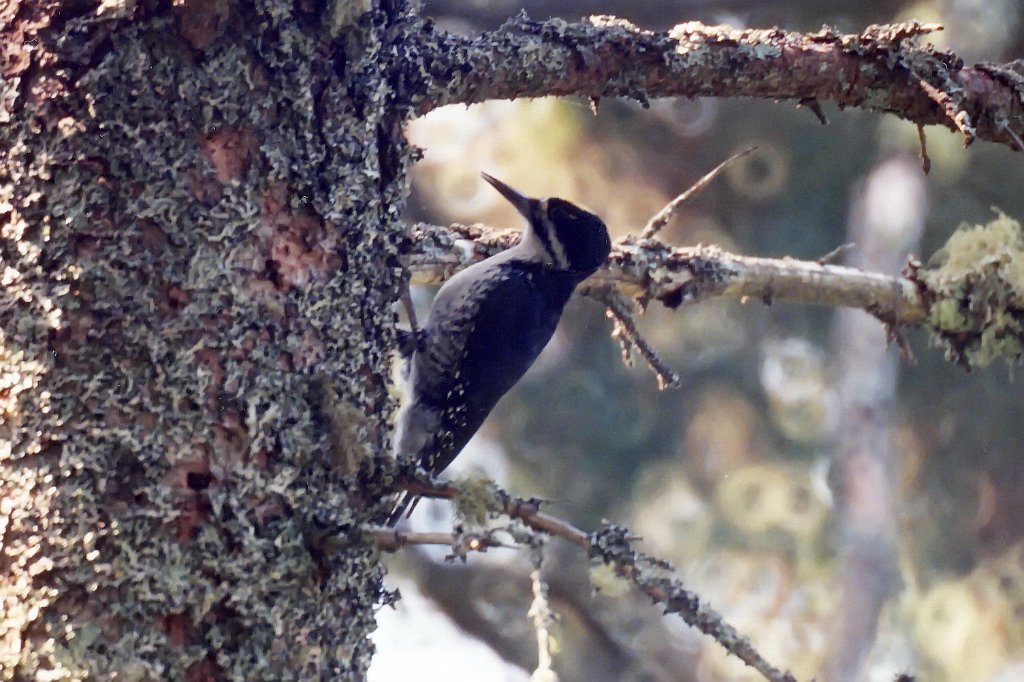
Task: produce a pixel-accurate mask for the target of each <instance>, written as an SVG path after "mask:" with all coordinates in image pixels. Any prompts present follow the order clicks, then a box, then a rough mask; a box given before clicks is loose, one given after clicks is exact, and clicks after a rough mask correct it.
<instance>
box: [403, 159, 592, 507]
mask: <svg viewBox="0 0 1024 682" xmlns="http://www.w3.org/2000/svg"><path fill="white" fill-rule="evenodd" d="M481 175H482V176H483V179H484V180H486V181H487V182H488V183H490V184H491V185H492V186H493V187H494V188H495V189H496V190H498V192H499V193H501V195H502V196H503V197H505V199H507V200H508V201H509V202H511V203H512V205H513V206H515V207H516V210H518V211H519V213H521V214H522V215H523V217H524V218H526V221H527V225H526V228H525V229H524V230H523V233H522V235H521V237H520V239H519V243H518V244H516V245H515V246H513V247H512V248H510V249H508V250H506V251H503V252H502V253H499V254H497V255H494V256H491V257H490V258H488V259H486V260H484V261H481V262H479V263H476V264H474V265H472V266H470V267H468V268H466V269H465V270H463V271H462V272H460V273H458V274H457V275H455V276H454V277H452V278H451V279H450V280H448V281H447V282H446V283H445V284H444V286H442V287H441V289H440V291H438V292H437V297H436V298H435V299H434V304H433V306H432V307H431V309H430V314H429V316H428V317H427V321H426V323H425V324H424V326H423V328H422V329H421V330H419V332H418V333H414V337H415V338H414V339H412V341H411V342H410V343H408V344H407V352H408V353H409V355H408V358H407V363H408V364H407V365H406V368H405V371H406V373H407V374H406V376H407V381H408V395H407V396H406V399H405V401H404V403H403V404H402V407H401V408H400V409H399V412H398V422H397V426H396V429H395V437H394V453H395V456H396V457H397V458H398V460H399V461H415V462H417V463H418V464H419V465H420V466H422V467H423V468H425V469H426V470H427V471H429V472H430V473H431V474H432V475H436V474H439V473H441V472H442V471H444V469H445V468H447V467H448V465H449V464H451V463H452V460H454V459H455V457H456V455H458V454H459V452H461V451H462V448H463V447H464V446H465V445H466V443H467V442H468V441H469V439H470V438H471V437H472V436H473V434H474V433H476V431H477V429H479V428H480V425H481V424H482V423H483V421H484V419H485V418H486V417H487V415H488V414H490V412H491V410H492V409H493V408H494V406H495V405H496V404H497V402H498V401H499V400H500V399H501V397H502V396H503V395H505V393H507V392H508V390H509V389H510V388H512V386H514V385H515V384H516V382H518V381H519V379H520V378H522V376H523V374H525V373H526V370H527V369H529V368H530V365H532V364H533V362H534V360H536V359H537V356H538V355H540V352H541V351H542V350H543V349H544V346H546V345H547V343H548V341H549V340H551V336H552V335H553V334H554V333H555V327H557V326H558V320H559V318H560V317H561V316H562V308H564V307H565V304H566V302H567V301H568V300H569V297H570V296H571V295H572V292H573V290H574V289H575V288H576V286H577V285H578V284H579V283H580V282H582V281H583V280H585V279H586V278H587V277H590V275H592V274H594V272H596V271H597V269H598V268H600V267H601V266H602V265H603V264H604V262H605V260H606V259H607V258H608V254H609V252H610V251H611V239H610V238H609V236H608V228H607V227H605V224H604V222H602V220H601V219H600V218H599V217H597V216H596V215H594V214H593V213H590V212H588V211H585V210H583V209H582V208H580V207H579V206H576V205H574V204H571V203H569V202H568V201H565V200H564V199H558V198H554V197H552V198H550V199H531V198H529V197H526V196H523V195H522V194H520V193H519V192H517V191H516V190H514V189H512V188H511V187H509V186H508V185H506V184H505V183H503V182H501V181H500V180H497V179H496V178H493V177H491V176H490V175H487V174H486V173H481ZM407 337H408V335H407ZM414 499H415V498H414V497H413V496H412V495H411V494H409V493H406V494H405V495H404V497H403V498H402V499H401V500H399V502H398V504H397V505H396V506H395V508H394V511H393V512H392V513H391V516H390V517H389V518H388V525H389V526H394V525H395V524H396V523H398V521H399V520H400V519H401V518H402V516H403V514H405V513H406V510H407V509H408V511H409V513H411V512H412V510H411V509H409V506H410V504H412V503H413V501H414Z"/></svg>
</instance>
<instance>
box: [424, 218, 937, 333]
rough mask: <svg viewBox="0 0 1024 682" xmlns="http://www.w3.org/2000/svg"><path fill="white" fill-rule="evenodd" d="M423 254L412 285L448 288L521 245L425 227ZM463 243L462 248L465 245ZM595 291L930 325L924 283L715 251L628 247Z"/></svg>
mask: <svg viewBox="0 0 1024 682" xmlns="http://www.w3.org/2000/svg"><path fill="white" fill-rule="evenodd" d="M413 237H414V239H415V240H416V241H417V243H418V246H419V252H418V253H416V254H414V255H413V256H412V257H411V259H410V268H411V272H412V282H413V283H414V284H429V283H438V282H442V281H444V280H445V279H447V278H448V277H450V276H451V275H452V274H453V273H454V272H456V271H457V270H459V269H461V268H462V267H465V266H466V265H469V264H470V263H473V262H475V261H476V260H479V259H481V258H486V257H487V256H490V255H493V254H495V253H498V252H499V251H501V250H503V249H505V248H508V247H509V246H511V245H512V244H514V243H515V240H516V239H517V238H518V232H511V231H497V230H489V229H488V228H486V227H483V226H480V225H474V226H465V225H455V226H452V227H451V228H446V227H439V226H435V225H426V224H422V223H420V224H417V225H414V226H413ZM457 242H458V243H457ZM591 283H592V285H593V286H602V285H614V286H616V287H618V289H619V290H620V291H622V292H623V293H625V294H627V295H630V296H634V297H636V298H637V299H639V300H640V301H642V302H644V303H646V302H648V301H651V300H657V301H660V302H661V303H663V304H664V305H665V306H667V307H669V308H673V309H674V308H677V307H679V306H680V305H681V304H683V303H690V302H696V301H701V300H704V299H708V298H714V297H721V296H725V297H730V298H739V299H742V300H746V299H752V300H760V301H764V302H765V303H767V304H771V303H772V302H773V301H789V302H793V303H812V304H817V305H828V306H838V307H847V308H861V309H864V310H867V311H868V312H870V313H871V314H873V315H875V316H876V317H878V318H879V319H881V320H883V321H885V322H886V323H887V324H891V325H894V326H907V327H912V326H918V325H921V324H924V323H925V321H926V319H927V317H928V306H927V304H926V302H925V301H924V300H923V298H922V295H921V289H920V283H919V282H916V281H914V280H911V279H910V278H907V277H893V276H890V275H883V274H881V273H876V272H867V271H864V270H858V269H856V268H851V267H846V266H842V265H830V264H827V263H819V262H817V261H802V260H796V259H793V258H757V257H753V256H740V255H737V254H733V253H729V252H727V251H723V250H721V249H719V248H718V247H715V246H693V247H671V246H669V245H667V244H664V243H663V242H660V241H655V240H637V239H627V240H620V241H619V242H618V243H616V244H615V245H614V247H613V248H612V253H611V256H609V259H608V266H607V267H606V268H605V269H603V270H601V271H600V272H598V273H597V274H596V275H594V278H593V279H592V280H591Z"/></svg>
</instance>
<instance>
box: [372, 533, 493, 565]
mask: <svg viewBox="0 0 1024 682" xmlns="http://www.w3.org/2000/svg"><path fill="white" fill-rule="evenodd" d="M373 541H374V544H376V545H377V547H378V548H380V549H381V550H383V551H385V552H397V551H398V550H400V549H402V548H404V547H410V546H413V545H441V546H445V547H451V548H452V550H453V551H452V554H451V557H453V558H460V559H465V557H466V555H467V554H469V552H486V551H487V550H488V549H490V548H491V547H502V548H508V547H511V545H506V544H504V543H502V542H500V541H499V540H496V539H495V538H494V537H493V535H492V534H491V533H413V532H408V531H399V530H394V529H391V528H378V529H375V530H374V531H373Z"/></svg>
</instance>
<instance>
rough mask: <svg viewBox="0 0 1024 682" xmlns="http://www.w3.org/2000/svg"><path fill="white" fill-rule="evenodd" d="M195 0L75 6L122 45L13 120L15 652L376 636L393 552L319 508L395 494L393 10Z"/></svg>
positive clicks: (135, 651) (4, 531) (1, 623)
mask: <svg viewBox="0 0 1024 682" xmlns="http://www.w3.org/2000/svg"><path fill="white" fill-rule="evenodd" d="M192 5H197V6H199V5H202V3H186V4H185V5H183V6H182V7H181V8H180V9H177V10H174V12H173V13H172V12H171V10H170V9H166V12H167V13H166V14H159V15H155V16H144V15H142V11H143V10H141V9H140V10H138V15H137V16H134V17H133V18H132V20H131V21H130V22H126V23H124V24H119V25H113V24H109V25H108V24H102V25H101V26H100V27H99V28H97V25H96V24H95V23H85V24H83V25H80V26H77V28H78V29H79V30H78V32H75V31H72V30H71V29H73V28H75V27H73V26H67V27H65V28H67V30H68V33H67V35H62V36H59V37H58V40H59V42H60V50H59V51H58V52H56V53H55V54H58V55H59V56H58V57H54V59H63V58H64V57H65V56H66V55H68V54H71V53H72V52H74V50H75V49H78V48H77V43H76V41H83V42H86V43H88V44H89V45H96V44H101V45H105V46H106V47H103V48H102V49H103V52H102V53H100V52H97V53H96V54H93V55H92V58H91V61H90V62H89V63H88V64H85V65H81V64H76V65H75V68H76V69H78V71H77V72H76V73H75V77H74V79H71V78H68V77H55V76H53V75H52V74H53V73H57V74H61V73H63V72H61V71H60V70H57V71H55V72H47V73H48V75H47V76H46V78H47V79H48V80H46V81H45V82H46V83H47V89H46V90H45V92H44V93H42V94H40V93H36V94H35V95H33V96H34V97H37V98H40V99H41V100H42V101H37V102H35V103H34V104H32V105H27V106H22V107H18V108H15V109H13V110H12V111H11V114H12V116H13V117H14V120H13V121H12V122H11V123H10V124H7V125H5V126H4V127H3V128H2V129H0V263H2V266H0V280H2V281H3V286H4V295H3V297H0V322H2V330H3V335H2V336H0V410H2V417H3V419H2V420H0V500H2V502H0V540H2V542H0V546H2V548H0V553H2V555H0V562H3V563H4V565H5V566H8V567H10V570H9V573H8V574H7V575H5V576H3V577H2V578H0V590H2V593H3V604H4V606H3V608H2V609H0V671H2V673H0V678H3V679H35V678H37V676H38V673H39V671H43V670H45V671H47V674H48V675H51V676H52V677H53V678H55V679H56V678H59V677H64V678H67V679H78V678H89V679H107V678H110V677H112V676H113V675H114V674H117V675H118V676H119V677H123V678H127V679H137V680H143V679H184V678H186V677H189V676H191V677H192V678H195V679H213V678H217V679H219V678H231V679H247V680H249V679H252V680H259V679H267V680H279V679H325V678H330V679H349V678H355V679H358V678H360V677H361V676H362V675H363V673H364V672H365V669H366V666H367V665H368V663H369V657H370V654H371V651H372V645H371V644H370V643H369V641H368V639H367V635H368V633H369V631H370V630H371V629H372V627H373V606H374V604H375V602H376V601H377V598H378V596H379V594H380V580H381V577H382V570H383V569H382V568H381V566H380V565H379V563H378V562H377V560H376V558H375V556H376V555H375V553H374V550H373V548H372V547H371V546H370V544H369V543H368V542H366V541H363V540H361V539H360V538H361V537H362V536H361V535H360V534H358V533H355V534H353V537H354V538H355V539H354V540H352V541H350V542H347V543H344V545H343V546H342V547H341V548H340V549H337V548H336V549H333V550H330V551H328V550H327V549H326V548H325V547H324V546H323V544H324V543H323V542H322V538H323V536H324V534H325V533H327V534H332V533H333V534H346V533H349V532H350V531H351V529H353V528H358V527H359V526H360V525H361V524H363V523H365V522H367V521H369V520H370V519H371V518H372V517H371V515H372V513H373V512H374V502H375V500H374V499H373V498H372V496H369V497H368V496H367V495H366V494H365V493H364V491H362V490H360V489H359V487H358V486H357V485H356V483H355V482H354V478H353V476H352V474H353V472H354V471H355V470H356V469H357V468H358V467H359V466H360V463H365V462H367V461H371V460H372V459H373V458H374V457H375V456H376V455H377V454H378V453H379V452H380V451H381V450H382V448H383V445H384V441H385V440H386V437H385V434H386V433H387V424H388V417H389V414H390V411H391V410H392V408H393V404H392V403H393V399H392V398H391V397H390V396H389V394H388V391H387V377H388V373H389V361H390V349H391V346H392V344H393V339H392V337H391V335H392V331H391V329H392V323H393V313H392V312H391V307H390V303H391V301H392V300H393V298H394V295H395V292H396V291H397V290H398V285H399V279H400V275H401V269H400V267H399V263H400V261H399V251H400V247H401V246H402V244H403V242H404V239H405V237H404V233H403V230H402V229H401V227H400V225H399V223H398V220H397V216H398V213H399V211H400V209H401V206H402V202H403V201H404V198H405V196H404V193H405V191H406V190H405V182H404V172H405V167H406V165H407V163H408V161H409V158H410V154H409V152H408V150H407V149H406V148H405V145H404V141H403V140H402V137H401V134H400V126H401V122H402V117H403V116H404V115H405V113H403V112H402V111H400V110H396V109H395V108H393V107H392V108H388V107H386V106H385V102H386V101H387V98H388V97H389V94H388V93H389V88H390V86H389V84H388V82H387V80H386V78H385V74H386V69H384V68H383V67H382V65H381V55H380V54H379V46H380V44H381V42H382V39H381V36H382V34H383V31H384V24H385V23H386V22H387V21H388V20H389V18H388V17H387V16H385V15H384V13H377V14H375V15H374V16H373V17H363V18H361V19H359V20H358V21H356V20H355V18H354V15H353V20H352V21H348V22H345V25H337V22H335V23H334V24H333V28H332V19H331V17H332V16H334V14H336V12H334V13H333V14H332V12H333V10H332V11H328V10H326V9H325V10H323V12H324V14H323V16H320V15H317V14H313V13H312V12H316V11H319V10H311V9H308V8H306V7H305V6H304V5H303V6H299V5H301V3H300V4H298V5H297V4H295V3H291V2H279V1H277V0H261V1H260V2H256V3H230V2H221V3H215V5H216V7H215V8H214V9H215V10H216V11H215V12H214V14H216V16H215V17H213V19H214V20H215V21H214V24H215V25H214V26H213V27H212V28H211V30H210V31H207V30H206V28H204V26H205V24H204V23H203V21H199V20H203V17H196V19H197V21H187V20H186V19H185V18H183V17H185V15H184V14H183V13H187V12H189V11H190V9H189V8H190V7H191V6H192ZM358 6H359V3H356V4H353V5H352V8H353V11H355V9H358ZM159 11H164V10H159ZM196 11H199V10H196ZM303 12H311V13H310V14H303ZM129 14H131V13H130V12H129ZM84 16H85V19H82V20H81V21H87V20H88V21H93V20H92V19H91V18H90V17H91V15H90V14H89V13H88V12H86V13H84ZM206 19H210V17H206ZM70 21H72V22H74V21H79V20H78V19H72V20H70ZM197 22H198V23H197ZM54 27H55V28H54V30H55V31H57V32H58V33H59V31H60V29H61V25H60V23H59V22H57V23H56V24H54ZM241 27H244V30H243V29H242V28H241ZM207 28H210V27H207ZM201 29H202V30H201ZM99 30H102V31H105V32H107V33H106V34H104V35H105V37H106V38H109V40H108V41H101V40H95V42H89V41H90V40H92V39H93V38H95V37H96V36H95V35H94V34H93V33H91V32H92V31H99ZM101 37H103V36H101ZM44 43H45V41H44ZM40 53H45V50H42V51H41V52H40ZM76 54H77V53H76ZM65 76H66V74H65ZM39 78H40V79H42V78H43V77H42V76H40V77H39ZM0 89H3V90H4V92H2V93H0V95H4V96H3V97H0V101H4V102H11V101H18V97H22V96H24V93H26V92H30V91H31V89H29V88H21V87H20V86H19V85H18V83H15V82H13V81H0ZM8 90H10V91H13V92H15V93H16V94H15V95H14V96H12V95H10V93H9V92H8ZM396 129H397V130H398V131H399V132H398V133H397V134H396V133H395V130H396ZM323 384H326V385H328V386H329V387H330V390H329V391H324V390H322V385H323ZM317 385H320V386H321V389H317V388H316V386H317ZM325 396H329V400H330V405H325V404H324V400H325ZM339 440H343V441H345V442H344V443H339V442H337V441H339Z"/></svg>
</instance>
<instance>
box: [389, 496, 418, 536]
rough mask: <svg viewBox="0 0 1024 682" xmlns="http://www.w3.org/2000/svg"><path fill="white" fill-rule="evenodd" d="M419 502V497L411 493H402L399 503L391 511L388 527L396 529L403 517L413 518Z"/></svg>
mask: <svg viewBox="0 0 1024 682" xmlns="http://www.w3.org/2000/svg"><path fill="white" fill-rule="evenodd" d="M419 501H420V498H419V496H418V495H413V494H412V493H410V492H405V493H402V494H401V496H400V497H399V498H398V502H396V503H395V508H394V509H392V510H391V514H390V515H389V516H388V522H387V527H388V528H394V527H395V526H396V525H398V522H399V521H401V520H402V517H403V516H404V517H405V518H409V517H410V516H412V513H413V511H414V510H415V509H416V505H417V504H419Z"/></svg>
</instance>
